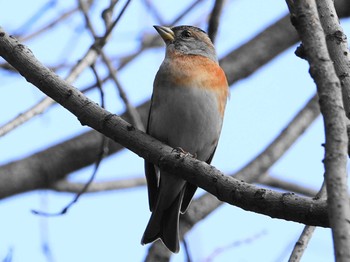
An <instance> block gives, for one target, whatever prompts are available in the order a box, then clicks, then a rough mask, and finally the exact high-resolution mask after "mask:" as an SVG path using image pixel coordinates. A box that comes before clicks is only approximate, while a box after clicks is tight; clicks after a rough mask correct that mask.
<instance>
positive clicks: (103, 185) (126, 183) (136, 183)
mask: <svg viewBox="0 0 350 262" xmlns="http://www.w3.org/2000/svg"><path fill="white" fill-rule="evenodd" d="M84 185H85V183H72V182H69V181H67V180H59V181H57V182H56V183H54V184H52V185H51V188H50V189H52V190H55V191H58V192H70V193H78V192H80V191H81V190H82V188H83V187H84ZM144 185H146V179H145V178H144V177H137V178H132V179H125V180H113V181H104V182H93V183H91V184H90V186H89V187H88V189H87V191H86V193H95V192H103V191H110V190H120V189H128V188H134V187H140V186H144Z"/></svg>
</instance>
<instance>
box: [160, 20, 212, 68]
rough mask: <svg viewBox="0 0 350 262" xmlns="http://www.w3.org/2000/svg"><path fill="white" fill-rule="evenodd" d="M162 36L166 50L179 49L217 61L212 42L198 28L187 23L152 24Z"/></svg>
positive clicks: (185, 52) (182, 51)
mask: <svg viewBox="0 0 350 262" xmlns="http://www.w3.org/2000/svg"><path fill="white" fill-rule="evenodd" d="M154 28H155V29H156V30H157V32H158V33H159V35H160V36H161V37H162V38H163V40H164V42H165V44H166V46H167V51H172V50H175V51H179V52H181V53H184V54H190V55H200V56H205V57H208V58H209V59H211V60H213V61H215V62H217V61H218V59H217V56H216V52H215V48H214V45H213V43H212V42H211V41H210V39H209V37H208V35H207V34H206V33H205V32H204V31H203V30H202V29H200V28H198V27H194V26H188V25H182V26H175V27H166V26H154Z"/></svg>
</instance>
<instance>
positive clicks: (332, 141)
mask: <svg viewBox="0 0 350 262" xmlns="http://www.w3.org/2000/svg"><path fill="white" fill-rule="evenodd" d="M291 11H293V10H291ZM294 11H295V16H294V18H295V26H296V29H297V30H298V32H299V35H300V38H301V40H302V44H303V48H304V53H305V55H306V59H307V60H308V62H309V64H310V74H311V76H312V77H313V78H314V80H315V82H316V84H317V91H318V94H319V97H320V107H321V112H322V115H323V118H324V125H325V132H326V144H325V149H326V150H325V159H324V164H325V181H326V185H327V193H328V197H327V202H328V205H329V206H328V215H329V220H330V224H331V227H332V233H333V239H334V248H335V256H336V260H337V261H349V260H350V249H349V246H350V223H349V222H350V206H349V198H348V191H347V190H348V189H347V170H346V164H347V146H348V137H347V131H346V124H345V121H346V118H345V112H344V108H343V103H342V94H341V88H340V87H341V85H340V81H339V79H338V77H337V75H336V72H335V69H334V66H333V61H332V60H331V58H330V56H329V53H328V49H327V44H326V38H325V35H324V31H323V29H322V26H321V23H320V19H319V16H318V11H317V6H316V2H315V1H311V0H309V1H306V0H300V1H295V2H294ZM333 15H335V13H333Z"/></svg>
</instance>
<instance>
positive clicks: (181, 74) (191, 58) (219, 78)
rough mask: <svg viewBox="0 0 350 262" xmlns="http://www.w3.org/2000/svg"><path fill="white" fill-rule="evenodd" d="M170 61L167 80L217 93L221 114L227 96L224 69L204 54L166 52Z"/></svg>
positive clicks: (182, 85) (178, 84)
mask: <svg viewBox="0 0 350 262" xmlns="http://www.w3.org/2000/svg"><path fill="white" fill-rule="evenodd" d="M168 56H169V57H168V61H171V73H170V74H169V80H170V81H171V83H176V85H177V86H181V87H184V88H186V87H188V88H191V87H197V88H203V89H207V90H208V89H212V90H213V92H215V93H216V94H217V98H218V104H219V111H220V113H221V115H222V116H223V114H224V110H225V105H226V100H227V96H228V84H227V79H226V76H225V73H224V71H223V70H222V68H221V67H220V66H219V65H218V64H217V63H216V62H214V61H212V60H211V59H209V58H206V57H204V56H198V55H184V54H181V53H178V52H173V53H170V54H168Z"/></svg>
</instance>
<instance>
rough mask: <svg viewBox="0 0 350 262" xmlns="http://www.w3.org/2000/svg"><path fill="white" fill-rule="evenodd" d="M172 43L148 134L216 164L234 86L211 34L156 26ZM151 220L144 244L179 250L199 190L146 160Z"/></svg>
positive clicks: (158, 77) (158, 82)
mask: <svg viewBox="0 0 350 262" xmlns="http://www.w3.org/2000/svg"><path fill="white" fill-rule="evenodd" d="M154 28H155V29H156V30H157V31H158V33H159V35H160V36H161V37H162V38H163V40H164V42H165V44H166V53H165V59H164V61H163V63H162V64H161V66H160V68H159V70H158V72H157V75H156V77H155V80H154V84H153V95H152V102H151V108H150V112H149V118H148V125H147V133H148V134H150V135H151V136H153V137H155V138H157V139H158V140H160V141H162V142H163V143H166V144H168V145H169V146H171V147H174V148H181V149H182V150H184V151H185V152H188V153H190V154H192V155H194V156H196V158H197V159H198V160H202V161H205V162H207V163H208V164H210V162H211V160H212V159H213V155H214V153H215V149H216V146H217V144H218V140H219V136H220V132H221V127H222V121H223V117H224V111H225V106H226V101H227V97H228V93H229V92H228V84H227V79H226V76H225V73H224V71H223V70H222V68H221V67H220V66H219V63H218V59H217V55H216V52H215V48H214V46H213V44H212V42H211V41H210V39H209V37H208V35H207V34H206V33H205V32H204V31H203V30H201V29H199V28H197V27H194V26H176V27H171V28H170V27H165V26H154ZM145 173H146V179H147V187H148V198H149V207H150V210H151V212H152V215H151V218H150V220H149V222H148V225H147V227H146V230H145V233H144V234H143V237H142V240H141V243H142V244H147V243H150V242H153V241H155V240H156V239H159V238H160V239H161V240H162V242H163V243H164V244H165V246H166V247H167V248H168V249H169V250H170V251H172V252H174V253H177V252H178V251H179V216H180V212H181V213H184V212H186V210H187V208H188V206H189V204H190V202H191V199H192V197H193V195H194V193H195V191H196V189H197V186H196V185H193V184H191V183H189V182H186V181H185V180H183V179H182V178H181V177H180V176H177V175H173V174H169V173H167V172H166V171H163V170H159V169H158V167H157V166H155V165H153V164H152V163H149V162H147V161H145Z"/></svg>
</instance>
